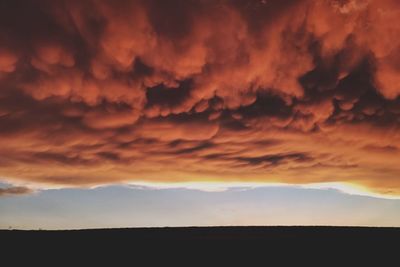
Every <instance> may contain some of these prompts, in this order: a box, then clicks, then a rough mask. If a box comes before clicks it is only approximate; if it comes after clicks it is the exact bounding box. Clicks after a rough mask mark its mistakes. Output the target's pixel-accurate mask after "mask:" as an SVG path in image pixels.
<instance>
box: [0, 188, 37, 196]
mask: <svg viewBox="0 0 400 267" xmlns="http://www.w3.org/2000/svg"><path fill="white" fill-rule="evenodd" d="M32 192H33V191H32V190H31V189H29V188H27V187H23V186H15V187H7V188H0V197H2V196H12V195H25V194H30V193H32Z"/></svg>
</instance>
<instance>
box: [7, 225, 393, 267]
mask: <svg viewBox="0 0 400 267" xmlns="http://www.w3.org/2000/svg"><path fill="white" fill-rule="evenodd" d="M0 242H1V243H0V244H1V251H2V253H4V255H12V254H14V252H16V253H17V255H19V257H16V258H14V259H13V260H14V261H15V262H18V261H24V260H28V261H29V262H31V263H34V262H36V263H44V262H48V261H50V262H52V263H53V264H56V265H57V264H58V263H60V264H61V263H68V262H69V263H71V262H75V263H76V262H78V261H79V262H80V263H81V264H83V261H89V262H90V265H92V264H97V263H108V264H111V265H110V266H120V264H118V263H120V262H125V263H126V262H127V263H132V264H133V263H137V262H138V261H142V260H145V261H146V263H147V264H146V265H139V266H148V264H151V263H152V262H153V263H159V261H160V260H161V261H162V262H164V263H165V264H167V263H168V262H169V261H170V260H173V261H175V260H178V261H185V262H186V263H187V264H188V265H187V266H191V265H192V264H198V263H201V264H203V266H209V265H208V263H211V262H214V263H215V261H219V262H221V261H222V262H224V263H226V264H227V263H229V262H233V263H243V264H244V266H248V265H247V264H246V263H250V262H253V261H257V262H259V261H261V262H263V263H268V262H272V261H279V262H280V263H286V262H291V263H293V262H294V263H300V262H301V263H304V262H318V264H321V265H320V266H328V265H330V264H333V263H334V264H335V266H348V263H349V261H350V260H351V261H355V262H358V264H357V265H356V266H359V264H360V263H361V262H366V263H368V264H377V265H376V266H388V264H390V265H392V264H394V265H393V266H400V265H399V264H400V228H362V227H355V228H353V227H205V228H202V227H199V228H197V227H193V228H134V229H101V230H71V231H16V230H10V231H9V230H3V231H0ZM54 259H55V260H56V261H53V260H54ZM3 260H4V257H3ZM165 264H163V265H165ZM204 264H205V265H204ZM168 265H169V264H168ZM223 265H224V264H223ZM211 266H213V265H211ZM368 266H369V265H368Z"/></svg>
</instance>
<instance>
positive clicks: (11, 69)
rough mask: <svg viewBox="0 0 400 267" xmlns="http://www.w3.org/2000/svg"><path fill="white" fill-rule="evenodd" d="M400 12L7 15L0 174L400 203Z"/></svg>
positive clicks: (197, 8) (258, 4)
mask: <svg viewBox="0 0 400 267" xmlns="http://www.w3.org/2000/svg"><path fill="white" fill-rule="evenodd" d="M399 12H400V6H399V3H398V2H397V1H395V0H379V1H378V0H345V1H338V0H323V1H311V0H298V1H294V0H287V1H278V0H270V1H253V0H248V1H234V0H231V1H230V0H218V1H208V0H206V1H195V0H191V1H180V0H173V1H168V2H166V1H160V0H151V1H141V0H127V1H117V2H115V1H109V0H101V1H89V0H83V1H63V0H59V1H46V0H43V1H32V0H26V1H20V0H15V1H2V2H1V3H0V126H1V127H0V174H1V175H2V177H7V178H4V179H6V180H7V181H9V182H11V183H12V182H21V181H22V182H24V183H31V184H34V185H35V186H39V187H40V186H42V187H51V186H57V187H64V186H65V187H70V186H96V185H102V184H109V183H116V182H118V183H125V182H126V183H132V182H148V183H151V182H153V183H169V182H171V183H173V182H183V183H185V182H189V183H190V182H201V181H204V182H208V181H214V182H221V183H225V182H255V183H289V184H309V183H346V184H354V185H357V186H360V187H363V188H365V190H369V191H374V192H375V193H382V194H389V193H388V192H390V194H394V195H398V194H400V181H399V180H398V179H397V177H398V176H399V174H400V167H399V166H400V165H399V161H398V157H399V156H400V150H399V149H398V147H400V135H399V131H400V129H399V128H400V124H399V123H400V118H399V116H400V87H399V86H398V82H397V80H398V76H399V74H400V54H399V52H398V50H399V49H398V48H399V46H400V41H399V40H398V38H397V37H398V35H399V33H400V26H398V23H397V18H398V15H399Z"/></svg>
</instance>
